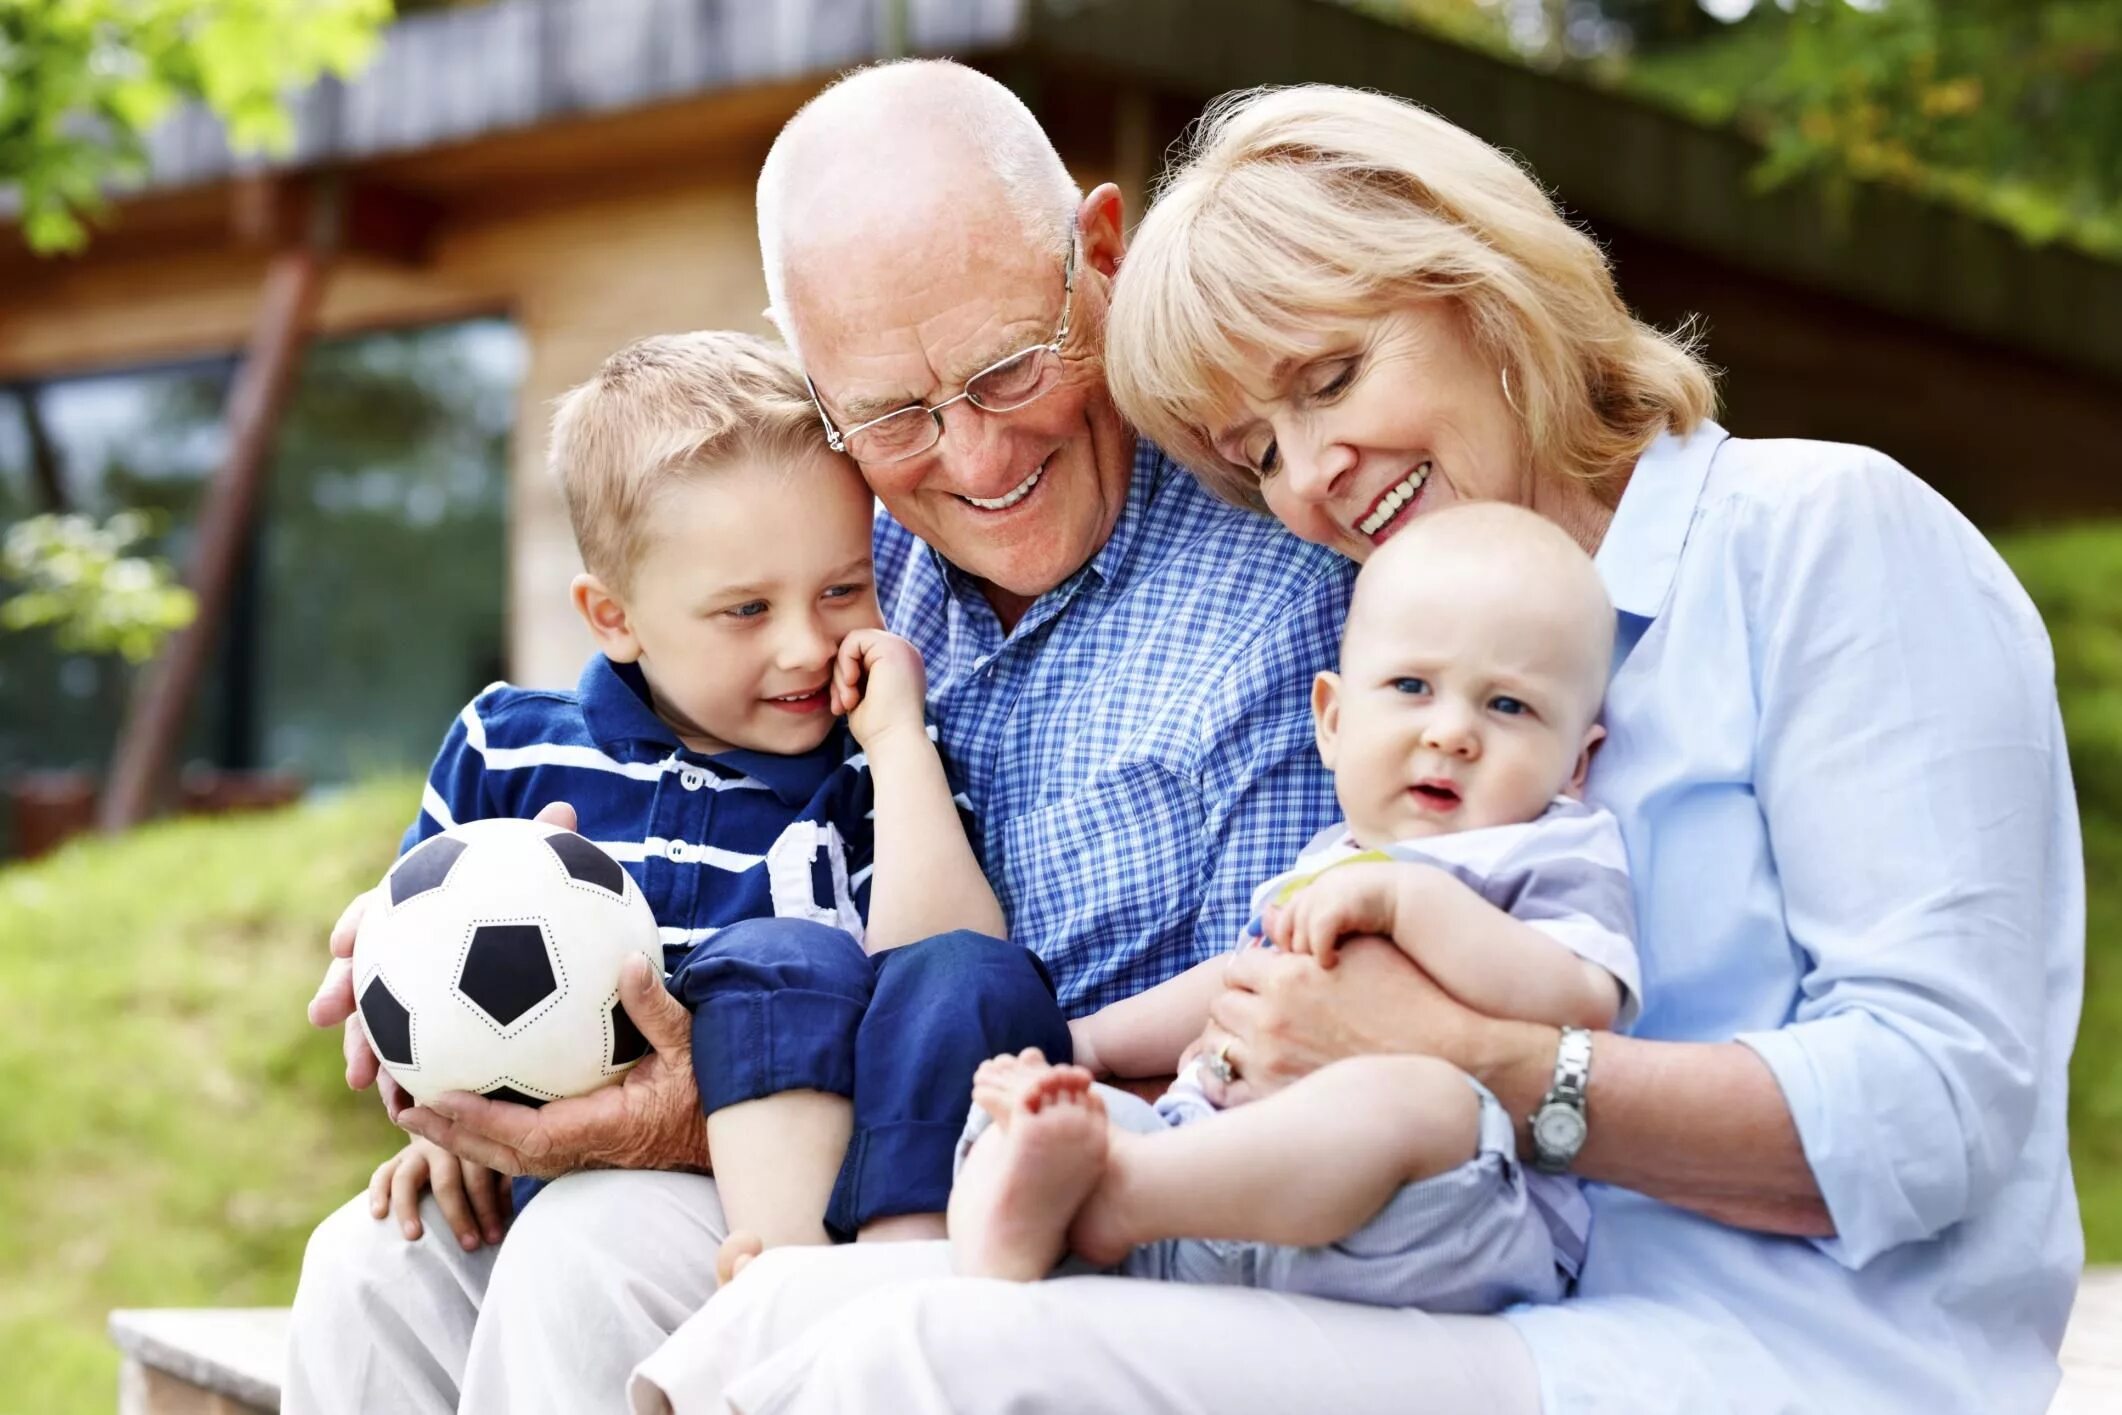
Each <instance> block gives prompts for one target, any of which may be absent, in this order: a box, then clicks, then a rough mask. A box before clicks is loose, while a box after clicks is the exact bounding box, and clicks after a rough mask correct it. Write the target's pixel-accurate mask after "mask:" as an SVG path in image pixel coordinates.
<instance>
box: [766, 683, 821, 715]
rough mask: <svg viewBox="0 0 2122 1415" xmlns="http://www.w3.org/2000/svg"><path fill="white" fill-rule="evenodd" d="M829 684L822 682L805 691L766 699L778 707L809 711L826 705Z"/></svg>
mask: <svg viewBox="0 0 2122 1415" xmlns="http://www.w3.org/2000/svg"><path fill="white" fill-rule="evenodd" d="M827 686H828V685H827V684H825V683H820V684H819V685H818V686H817V687H815V688H810V689H807V690H805V691H804V692H801V693H783V694H782V695H781V696H780V697H777V698H768V699H766V701H767V702H768V703H769V704H771V705H772V706H774V707H777V708H789V709H792V710H793V711H796V712H809V711H811V710H812V709H814V708H820V707H823V706H824V705H825V690H826V688H827Z"/></svg>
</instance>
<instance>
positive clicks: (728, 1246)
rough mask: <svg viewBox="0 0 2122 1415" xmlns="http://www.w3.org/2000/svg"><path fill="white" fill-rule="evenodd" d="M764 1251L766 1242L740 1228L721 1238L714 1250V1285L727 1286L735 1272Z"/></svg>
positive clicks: (733, 1279) (737, 1272) (748, 1264)
mask: <svg viewBox="0 0 2122 1415" xmlns="http://www.w3.org/2000/svg"><path fill="white" fill-rule="evenodd" d="M765 1251H766V1244H765V1243H763V1242H761V1241H760V1238H759V1235H758V1234H756V1233H751V1232H748V1231H744V1230H740V1231H738V1232H736V1233H732V1234H731V1235H730V1236H729V1237H727V1238H725V1239H723V1240H722V1246H721V1247H720V1248H718V1249H716V1250H715V1285H716V1286H717V1287H727V1286H729V1285H730V1283H732V1282H733V1281H735V1280H736V1277H737V1274H739V1273H741V1272H743V1271H744V1270H745V1268H747V1267H749V1266H750V1265H751V1261H752V1259H754V1258H756V1257H758V1256H759V1255H760V1254H761V1253H763V1252H765Z"/></svg>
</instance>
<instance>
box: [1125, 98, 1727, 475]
mask: <svg viewBox="0 0 2122 1415" xmlns="http://www.w3.org/2000/svg"><path fill="white" fill-rule="evenodd" d="M1182 141H1183V144H1184V146H1183V150H1182V152H1181V154H1180V157H1179V159H1178V161H1176V162H1175V163H1174V165H1173V166H1172V168H1171V170H1170V172H1169V174H1168V175H1167V176H1166V178H1165V179H1164V181H1163V182H1162V183H1161V184H1160V191H1159V194H1158V197H1157V200H1156V202H1155V203H1154V204H1153V205H1152V207H1151V208H1150V211H1149V214H1148V216H1147V217H1145V218H1144V220H1143V222H1142V224H1141V226H1140V227H1139V228H1138V229H1137V231H1136V232H1135V236H1134V239H1133V241H1132V243H1131V244H1130V246H1129V248H1128V252H1127V258H1126V262H1125V264H1124V266H1123V267H1122V270H1121V274H1120V277H1119V280H1118V283H1117V285H1116V287H1115V290H1114V294H1113V304H1112V310H1111V313H1110V316H1109V322H1108V326H1107V342H1106V365H1107V375H1108V380H1109V383H1110V385H1111V389H1112V394H1113V398H1114V401H1115V402H1116V403H1118V405H1119V407H1120V410H1121V412H1123V413H1124V414H1126V416H1127V418H1128V420H1129V421H1131V422H1132V423H1134V425H1135V426H1136V427H1137V428H1138V429H1139V430H1140V431H1141V432H1142V433H1143V434H1144V435H1145V436H1147V437H1149V438H1150V439H1151V440H1153V441H1155V442H1157V443H1158V444H1160V445H1161V446H1163V447H1164V448H1165V449H1166V450H1167V451H1169V452H1170V453H1171V454H1172V455H1173V456H1174V457H1176V458H1178V459H1179V460H1180V461H1181V462H1183V463H1185V464H1186V465H1187V466H1189V467H1191V468H1192V469H1193V470H1194V471H1195V472H1196V473H1198V474H1199V475H1200V476H1201V478H1202V479H1203V480H1204V481H1205V482H1206V483H1207V484H1208V485H1209V487H1210V488H1211V489H1213V490H1214V491H1216V492H1217V493H1218V494H1219V495H1221V496H1223V497H1224V498H1226V499H1227V500H1230V501H1234V502H1236V503H1238V504H1239V505H1241V506H1248V507H1252V508H1254V509H1261V507H1262V505H1263V503H1262V501H1261V499H1260V489H1259V479H1258V475H1257V474H1256V473H1255V472H1254V471H1253V469H1251V468H1249V467H1245V466H1242V465H1239V464H1237V463H1233V462H1230V461H1227V460H1226V459H1225V458H1223V457H1222V456H1221V455H1219V454H1218V453H1217V452H1216V450H1215V448H1214V447H1213V446H1212V445H1211V443H1210V441H1209V437H1208V434H1207V429H1206V428H1205V426H1204V422H1205V419H1206V418H1207V417H1208V416H1209V415H1210V414H1211V413H1212V412H1213V411H1214V410H1216V409H1218V408H1220V407H1223V406H1225V405H1226V404H1227V403H1228V401H1229V399H1230V396H1231V393H1232V390H1233V389H1234V387H1235V384H1234V380H1233V378H1232V377H1231V374H1230V372H1229V370H1231V369H1233V368H1235V367H1240V366H1243V365H1246V364H1251V363H1254V362H1256V361H1258V362H1272V361H1274V360H1277V359H1280V358H1284V357H1288V356H1291V355H1299V354H1302V353H1303V352H1304V351H1305V349H1306V346H1305V345H1304V344H1303V342H1302V340H1303V337H1304V335H1305V334H1306V332H1307V331H1308V330H1310V329H1312V328H1314V327H1315V326H1316V325H1317V324H1318V322H1319V321H1321V320H1322V319H1334V318H1348V317H1356V316H1362V315H1367V314H1374V313H1382V312H1384V311H1385V310H1388V309H1390V308H1392V307H1393V306H1395V305H1397V304H1402V303H1405V302H1408V301H1412V300H1419V299H1430V298H1435V299H1444V300H1448V301H1449V302H1450V303H1451V304H1452V305H1453V306H1454V307H1455V308H1456V309H1457V311H1458V312H1459V314H1460V316H1461V317H1462V319H1463V320H1464V327H1465V329H1466V330H1467V332H1468V335H1469V337H1470V338H1471V340H1472V342H1473V345H1474V347H1475V349H1476V350H1477V351H1478V352H1479V353H1480V354H1481V355H1482V356H1484V357H1486V358H1488V359H1491V360H1493V361H1494V363H1495V365H1496V367H1497V369H1498V371H1499V374H1500V375H1501V378H1502V381H1503V387H1504V392H1505V396H1506V397H1507V399H1508V400H1509V402H1510V405H1511V407H1512V408H1513V410H1514V411H1515V412H1516V413H1517V415H1518V418H1519V423H1520V427H1521V431H1522V434H1523V438H1524V443H1525V447H1524V451H1525V452H1526V454H1527V456H1528V457H1529V459H1530V465H1532V466H1533V467H1535V468H1537V469H1539V470H1540V471H1542V472H1543V473H1549V474H1554V473H1559V474H1562V475H1567V476H1574V477H1580V478H1584V479H1587V480H1595V481H1596V480H1601V479H1604V478H1606V477H1608V476H1610V475H1612V474H1614V473H1615V472H1617V471H1621V470H1625V469H1626V468H1627V467H1629V466H1630V465H1631V464H1632V463H1633V461H1634V459H1635V458H1636V457H1637V456H1639V455H1640V454H1641V453H1642V451H1643V449H1644V448H1645V447H1647V446H1648V445H1649V444H1650V442H1651V441H1652V440H1653V439H1655V438H1656V437H1657V436H1658V435H1659V434H1660V433H1661V432H1664V431H1665V430H1666V429H1667V428H1668V427H1669V428H1671V429H1672V430H1673V431H1675V432H1678V433H1683V434H1684V433H1687V432H1690V431H1692V430H1693V429H1694V427H1695V425H1696V424H1698V423H1700V422H1701V421H1702V420H1703V419H1705V418H1707V417H1708V416H1709V415H1710V414H1711V412H1712V411H1713V410H1714V406H1715V399H1716V395H1715V387H1714V384H1713V382H1712V379H1711V375H1710V372H1709V370H1708V368H1707V367H1706V366H1705V365H1704V364H1703V362H1702V361H1701V360H1700V359H1699V358H1698V357H1697V356H1696V352H1695V348H1694V340H1693V338H1692V336H1691V334H1690V333H1689V332H1688V331H1685V330H1683V331H1681V332H1680V333H1677V334H1663V333H1660V332H1659V331H1658V330H1656V329H1653V328H1651V327H1650V326H1648V325H1645V324H1642V323H1640V322H1639V321H1637V320H1636V319H1635V318H1634V317H1633V316H1631V315H1630V314H1629V312H1628V308H1627V306H1626V305H1624V304H1623V303H1622V302H1621V297H1620V294H1619V292H1618V291H1616V289H1615V288H1614V282H1613V275H1612V272H1611V271H1610V270H1609V269H1608V268H1607V263H1606V257H1605V254H1604V253H1603V252H1602V251H1601V250H1600V249H1599V247H1598V245H1597V244H1596V243H1594V242H1593V241H1592V239H1591V238H1590V237H1589V236H1587V235H1586V234H1585V233H1584V232H1582V231H1580V230H1578V229H1577V228H1575V227H1574V226H1572V225H1570V224H1569V222H1568V221H1566V220H1565V219H1563V217H1562V214H1561V213H1560V211H1558V210H1557V209H1556V206H1555V204H1554V202H1553V201H1552V200H1551V199H1550V198H1549V197H1548V195H1547V193H1546V192H1544V191H1543V190H1541V188H1540V186H1539V185H1538V183H1536V182H1535V181H1534V180H1533V179H1532V178H1531V177H1530V176H1529V175H1528V174H1527V173H1526V172H1525V171H1524V170H1522V169H1521V168H1520V167H1519V166H1518V164H1517V163H1516V162H1514V161H1513V160H1512V159H1511V158H1510V157H1509V156H1507V155H1505V154H1504V153H1502V152H1500V151H1498V150H1497V149H1496V148H1493V147H1491V146H1489V145H1488V144H1487V143H1485V142H1483V141H1482V140H1481V139H1479V138H1477V137H1475V136H1474V135H1473V134H1471V133H1469V132H1467V131H1466V130H1464V129H1463V128H1459V127H1455V126H1454V125H1452V124H1451V123H1448V122H1446V121H1445V120H1444V119H1442V118H1439V117H1438V116H1437V115H1435V114H1434V113H1431V112H1429V111H1427V110H1426V109H1423V108H1420V107H1417V106H1416V105H1414V104H1412V103H1407V102H1403V101H1402V100H1400V99H1396V98H1389V97H1387V96H1385V95H1383V94H1376V93H1366V92H1363V91H1361V90H1357V89H1348V88H1337V87H1334V86H1331V85H1326V84H1308V85H1303V86H1300V87H1295V88H1282V89H1269V88H1261V89H1251V90H1247V91H1244V92H1239V93H1234V94H1228V95H1225V96H1224V97H1223V98H1220V99H1218V100H1217V101H1216V102H1215V103H1213V104H1211V105H1210V107H1209V109H1208V111H1207V112H1206V113H1204V114H1203V115H1202V116H1201V118H1200V119H1199V120H1198V121H1197V122H1196V123H1195V125H1194V127H1193V129H1192V130H1191V132H1190V133H1189V135H1188V137H1187V138H1186V139H1184V140H1182ZM1263 355H1264V358H1263Z"/></svg>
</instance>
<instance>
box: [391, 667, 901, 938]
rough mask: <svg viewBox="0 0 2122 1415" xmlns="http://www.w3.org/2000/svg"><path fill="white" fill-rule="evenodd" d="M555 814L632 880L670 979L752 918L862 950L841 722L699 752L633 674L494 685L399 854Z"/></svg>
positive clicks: (464, 724) (455, 731)
mask: <svg viewBox="0 0 2122 1415" xmlns="http://www.w3.org/2000/svg"><path fill="white" fill-rule="evenodd" d="M554 801H566V802H568V803H569V804H571V805H572V806H573V807H574V808H575V812H576V815H577V818H578V820H577V826H576V829H577V830H579V831H580V832H581V833H582V834H583V835H586V836H588V837H589V838H590V839H591V840H593V841H595V842H596V843H597V844H598V845H599V846H601V847H602V848H603V849H604V850H606V851H607V852H608V853H610V854H611V855H612V857H613V858H614V859H616V860H618V861H619V862H620V863H621V864H623V865H624V866H626V868H627V869H628V870H629V871H630V872H631V873H632V874H633V877H634V882H635V883H636V884H638V885H640V887H641V893H642V896H643V897H644V898H646V899H647V900H648V904H649V908H650V909H652V910H653V911H654V912H655V915H656V923H657V924H658V925H659V926H660V927H661V929H662V932H663V956H664V966H665V968H666V969H669V968H672V967H675V966H676V965H677V963H678V961H679V959H681V958H682V957H683V956H684V955H685V953H686V951H687V950H688V949H690V948H691V947H692V946H693V945H694V944H696V943H698V942H700V941H701V940H702V939H705V938H708V937H710V936H711V935H713V934H714V932H715V931H716V930H717V929H720V928H723V927H725V926H727V925H729V924H734V923H736V922H738V921H739V920H742V919H753V918H765V917H771V916H780V917H792V918H804V919H813V920H816V921H817V922H819V923H823V924H830V925H832V926H833V927H835V928H842V929H846V930H847V931H848V932H849V933H851V934H853V935H854V936H855V937H856V938H857V939H860V938H861V937H862V920H863V918H864V917H865V916H866V915H867V913H868V911H869V882H870V868H871V862H872V850H871V836H872V822H871V796H870V776H869V762H868V759H867V758H866V757H865V756H864V755H863V753H862V750H861V747H860V746H859V745H858V744H857V743H856V741H855V739H854V736H853V734H851V733H850V732H849V731H848V730H847V724H846V723H844V722H841V723H836V724H835V725H834V727H833V730H832V731H831V732H830V733H829V734H828V735H827V736H826V739H825V741H824V742H823V743H822V744H820V745H819V746H818V747H817V748H815V749H814V750H812V751H809V752H805V753H803V754H802V755H800V756H777V755H774V754H772V753H768V752H752V751H733V752H718V753H716V754H714V755H712V756H709V755H706V754H704V753H700V752H695V751H692V750H690V749H689V748H687V747H686V746H685V745H684V744H683V743H681V742H680V741H679V740H678V735H677V733H675V732H674V731H672V730H671V727H670V725H669V724H668V723H666V722H664V721H663V719H662V718H660V717H658V716H656V714H655V711H654V710H653V709H652V708H650V707H649V705H648V693H647V685H646V683H645V682H644V681H643V679H642V676H641V670H640V669H639V668H638V667H637V666H635V665H633V664H617V663H613V662H612V661H611V660H610V659H608V658H606V657H605V656H604V655H603V654H601V653H600V654H598V655H596V656H595V657H593V658H592V659H590V661H589V664H588V665H587V666H586V667H585V668H584V669H583V670H582V678H581V681H580V682H579V683H578V684H577V685H576V688H575V691H574V692H572V693H568V692H559V691H554V690H547V689H535V688H518V687H515V686H513V685H512V684H508V683H495V684H492V685H490V686H489V687H487V688H486V689H485V690H484V691H482V692H481V693H480V694H479V696H478V697H476V698H474V699H472V701H471V702H470V703H469V704H468V705H466V707H465V709H464V711H463V712H461V713H459V714H458V715H457V720H456V721H455V722H454V723H452V724H451V726H450V730H449V735H448V737H446V738H445V739H444V740H443V743H442V750H441V751H440V752H439V753H437V754H436V757H435V765H434V769H433V770H432V771H430V772H429V773H428V778H427V788H426V790H425V791H424V792H423V793H422V796H421V802H420V815H419V818H418V819H417V820H415V821H414V822H413V824H412V827H411V829H409V830H407V831H406V833H405V839H404V841H403V842H402V844H401V845H400V847H399V848H400V851H401V853H402V852H403V851H405V850H410V849H412V847H413V846H415V845H417V844H419V843H420V842H421V841H423V840H425V839H427V838H428V837H429V836H431V835H436V834H438V833H440V832H442V831H444V830H447V829H449V828H450V827H451V826H453V825H456V824H458V823H459V822H462V821H470V820H484V819H488V818H491V817H503V816H512V817H517V818H526V819H527V818H528V817H530V816H533V815H535V814H536V813H537V812H538V811H539V810H540V809H541V808H543V807H544V806H546V805H549V804H551V803H552V802H554Z"/></svg>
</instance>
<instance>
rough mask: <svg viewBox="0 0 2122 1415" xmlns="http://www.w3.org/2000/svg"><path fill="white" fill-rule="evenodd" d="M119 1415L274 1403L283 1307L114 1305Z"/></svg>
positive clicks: (248, 1412) (225, 1412)
mask: <svg viewBox="0 0 2122 1415" xmlns="http://www.w3.org/2000/svg"><path fill="white" fill-rule="evenodd" d="M110 1334H111V1340H112V1341H114V1342H116V1343H117V1344H118V1350H119V1351H121V1352H122V1353H124V1356H125V1364H124V1365H123V1366H122V1367H121V1368H120V1370H119V1373H118V1415H254V1412H258V1411H277V1410H279V1408H280V1374H281V1367H282V1366H283V1365H284V1364H285V1362H286V1358H287V1308H285V1307H162V1308H146V1309H134V1310H119V1311H116V1312H113V1313H111V1316H110Z"/></svg>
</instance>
